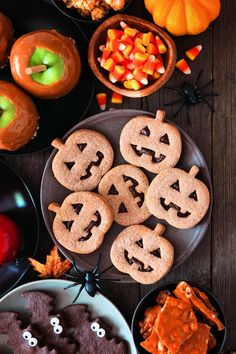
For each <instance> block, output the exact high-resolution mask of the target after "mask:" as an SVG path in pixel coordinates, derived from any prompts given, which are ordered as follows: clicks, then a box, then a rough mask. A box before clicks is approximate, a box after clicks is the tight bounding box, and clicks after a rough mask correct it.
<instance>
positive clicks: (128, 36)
mask: <svg viewBox="0 0 236 354" xmlns="http://www.w3.org/2000/svg"><path fill="white" fill-rule="evenodd" d="M88 61H89V65H90V67H91V69H92V71H93V72H94V74H95V75H96V77H97V78H98V79H99V80H100V81H101V82H102V83H103V84H104V85H106V86H107V87H108V88H110V89H111V90H113V91H114V92H117V93H120V94H121V95H123V96H127V97H144V96H148V95H150V94H151V93H153V92H154V91H156V90H159V89H160V88H161V87H162V86H163V85H165V84H166V82H167V81H168V80H169V78H170V77H171V75H172V73H173V71H174V68H175V64H176V47H175V44H174V42H173V40H172V39H171V38H170V36H169V35H168V34H167V33H165V32H164V31H163V30H162V29H160V28H159V27H158V26H156V25H155V24H153V23H150V22H148V21H145V20H143V19H141V18H138V17H134V16H129V15H115V16H113V17H110V18H109V19H107V20H106V21H104V22H103V23H102V24H101V25H100V26H99V27H98V28H97V30H96V31H95V32H94V34H93V36H92V38H91V40H90V43H89V49H88Z"/></svg>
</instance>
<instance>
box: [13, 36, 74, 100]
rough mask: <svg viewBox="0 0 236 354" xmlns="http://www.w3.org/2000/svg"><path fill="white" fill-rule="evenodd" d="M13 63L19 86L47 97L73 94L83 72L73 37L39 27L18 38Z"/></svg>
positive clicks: (38, 95)
mask: <svg viewBox="0 0 236 354" xmlns="http://www.w3.org/2000/svg"><path fill="white" fill-rule="evenodd" d="M10 65H11V72H12V75H13V78H14V80H15V81H16V82H17V83H18V85H20V86H21V87H23V88H24V89H25V90H26V91H28V92H29V93H31V94H32V95H34V96H36V97H39V98H43V99H51V98H58V97H61V96H64V95H66V94H67V93H69V92H70V91H71V90H72V89H73V88H74V87H75V85H76V84H77V82H78V80H79V77H80V72H81V61H80V55H79V53H78V50H77V49H76V47H75V45H74V42H73V40H72V39H70V38H68V37H65V36H63V35H61V34H60V33H58V32H57V31H55V30H38V31H34V32H30V33H27V34H25V35H24V36H22V37H20V38H18V40H17V41H16V42H15V43H14V45H13V47H12V50H11V54H10Z"/></svg>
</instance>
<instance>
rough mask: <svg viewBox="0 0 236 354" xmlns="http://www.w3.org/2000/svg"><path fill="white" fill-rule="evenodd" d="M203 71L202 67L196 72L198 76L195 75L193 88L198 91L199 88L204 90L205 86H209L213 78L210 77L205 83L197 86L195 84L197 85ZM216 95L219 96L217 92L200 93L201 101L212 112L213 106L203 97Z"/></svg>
mask: <svg viewBox="0 0 236 354" xmlns="http://www.w3.org/2000/svg"><path fill="white" fill-rule="evenodd" d="M203 71H204V70H203V69H202V70H200V72H199V74H198V77H197V80H196V82H195V89H196V90H198V91H199V92H200V91H201V90H204V89H205V88H207V87H208V86H210V85H211V84H212V83H213V82H214V79H211V80H210V81H208V82H207V83H206V84H205V85H203V86H200V87H199V88H198V87H197V86H198V83H199V81H200V78H201V76H202V73H203ZM216 96H219V95H218V93H203V94H201V97H202V101H203V102H204V103H206V104H207V106H208V107H209V108H210V109H211V111H212V112H215V110H214V108H213V106H212V105H211V104H210V103H209V102H208V101H207V100H206V99H205V97H216Z"/></svg>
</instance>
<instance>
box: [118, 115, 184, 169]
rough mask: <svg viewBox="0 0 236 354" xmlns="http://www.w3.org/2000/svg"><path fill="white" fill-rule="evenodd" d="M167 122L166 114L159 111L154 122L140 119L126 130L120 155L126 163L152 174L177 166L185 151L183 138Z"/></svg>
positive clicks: (122, 134) (132, 122) (136, 118)
mask: <svg viewBox="0 0 236 354" xmlns="http://www.w3.org/2000/svg"><path fill="white" fill-rule="evenodd" d="M164 118H165V112H164V111H157V113H156V118H155V119H153V118H151V117H148V116H138V117H135V118H133V119H131V120H130V121H129V122H128V123H127V124H126V125H125V126H124V128H123V130H122V132H121V136H120V151H121V154H122V156H123V157H124V159H125V160H126V161H127V162H129V163H131V164H133V165H135V166H139V167H143V168H145V169H146V170H148V171H151V172H153V173H159V172H160V171H162V170H165V169H167V168H170V167H174V166H175V165H176V164H177V162H178V161H179V158H180V155H181V150H182V140H181V135H180V132H179V130H178V129H177V128H176V127H175V126H174V125H173V124H170V123H166V122H164Z"/></svg>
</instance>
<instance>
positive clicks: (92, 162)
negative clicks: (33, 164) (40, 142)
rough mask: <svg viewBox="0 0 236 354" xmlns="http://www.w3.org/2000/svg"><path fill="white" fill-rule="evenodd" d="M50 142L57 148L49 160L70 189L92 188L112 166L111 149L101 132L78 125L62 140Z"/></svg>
mask: <svg viewBox="0 0 236 354" xmlns="http://www.w3.org/2000/svg"><path fill="white" fill-rule="evenodd" d="M52 146H54V147H55V148H57V149H58V150H59V151H58V152H57V154H56V155H55V157H54V159H53V162H52V171H53V174H54V176H55V177H56V179H57V180H58V181H59V182H60V183H61V184H62V185H63V186H64V187H66V188H68V189H70V190H72V191H83V190H92V189H94V188H96V187H97V185H98V183H99V182H100V180H101V178H102V176H103V175H104V174H105V173H106V172H107V171H108V170H109V169H110V168H111V166H112V163H113V159H114V153H113V149H112V146H111V144H110V143H109V141H108V140H107V138H105V136H104V135H102V134H101V133H98V132H96V131H94V130H89V129H80V130H77V131H75V132H74V133H72V134H71V135H70V136H69V138H68V139H67V140H66V141H65V143H63V142H62V141H61V140H60V139H55V140H54V141H53V142H52Z"/></svg>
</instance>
